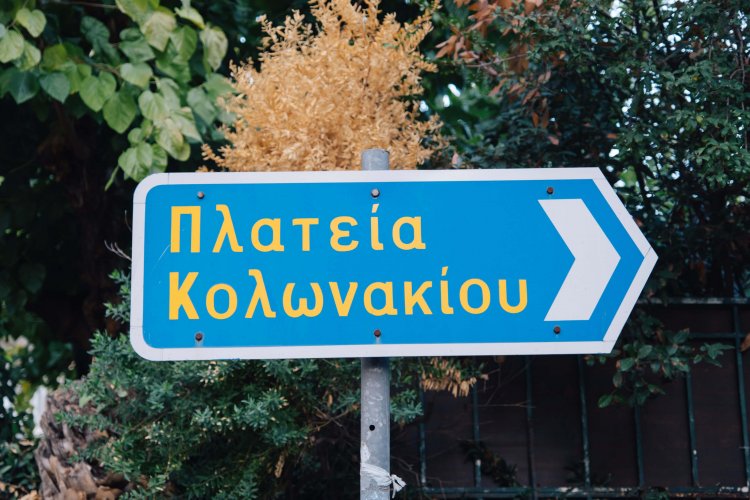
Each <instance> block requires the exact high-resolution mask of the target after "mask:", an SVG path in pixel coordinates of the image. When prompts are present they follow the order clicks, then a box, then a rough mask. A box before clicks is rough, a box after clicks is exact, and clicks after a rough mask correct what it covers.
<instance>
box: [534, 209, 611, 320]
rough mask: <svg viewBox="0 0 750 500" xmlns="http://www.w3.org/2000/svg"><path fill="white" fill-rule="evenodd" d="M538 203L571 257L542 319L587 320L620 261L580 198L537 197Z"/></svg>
mask: <svg viewBox="0 0 750 500" xmlns="http://www.w3.org/2000/svg"><path fill="white" fill-rule="evenodd" d="M539 203H540V204H541V205H542V208H543V209H544V212H545V213H546V214H547V217H549V219H550V220H551V221H552V225H554V226H555V229H557V232H558V233H560V236H561V237H562V239H563V241H564V242H565V244H566V245H567V246H568V249H569V250H570V252H571V253H572V254H573V258H574V259H575V260H574V261H573V265H572V266H571V267H570V271H568V275H567V276H566V277H565V281H563V284H562V287H560V291H559V292H557V297H555V301H554V302H552V306H551V307H550V308H549V311H547V316H546V317H545V318H544V320H545V321H577V320H588V319H589V318H591V314H592V313H593V312H594V309H595V308H596V305H597V304H598V303H599V299H601V297H602V294H603V293H604V289H605V288H607V284H608V283H609V280H610V279H611V278H612V274H614V272H615V268H616V267H617V263H618V262H620V255H619V254H618V253H617V251H616V250H615V248H614V247H613V246H612V243H610V242H609V239H608V238H607V235H605V234H604V231H602V228H601V227H600V226H599V224H598V223H597V222H596V219H594V216H593V215H591V212H590V211H589V209H588V208H587V207H586V205H585V204H584V203H583V200H581V199H569V200H539Z"/></svg>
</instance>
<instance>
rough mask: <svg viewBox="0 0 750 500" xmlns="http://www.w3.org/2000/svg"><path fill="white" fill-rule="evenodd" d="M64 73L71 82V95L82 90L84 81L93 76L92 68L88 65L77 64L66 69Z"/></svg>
mask: <svg viewBox="0 0 750 500" xmlns="http://www.w3.org/2000/svg"><path fill="white" fill-rule="evenodd" d="M63 72H64V73H65V76H67V77H68V81H70V93H71V94H75V93H76V92H78V91H80V90H81V86H82V85H83V81H84V80H86V78H88V77H89V76H91V66H89V65H88V64H76V65H75V66H73V67H69V68H65V69H64V70H63Z"/></svg>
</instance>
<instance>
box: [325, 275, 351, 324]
mask: <svg viewBox="0 0 750 500" xmlns="http://www.w3.org/2000/svg"><path fill="white" fill-rule="evenodd" d="M328 286H329V287H330V288H331V295H333V303H334V304H335V305H336V311H337V312H338V313H339V316H341V317H342V318H345V317H347V316H349V310H350V309H351V308H352V301H353V300H354V294H355V293H356V292H357V287H358V286H359V284H358V283H355V282H353V281H352V282H349V289H348V290H347V291H346V297H344V299H343V300H341V291H340V290H339V284H338V283H336V282H335V281H331V282H329V283H328Z"/></svg>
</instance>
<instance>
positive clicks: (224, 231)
mask: <svg viewBox="0 0 750 500" xmlns="http://www.w3.org/2000/svg"><path fill="white" fill-rule="evenodd" d="M216 211H217V212H220V213H221V215H222V217H223V218H224V220H223V221H222V223H221V229H219V236H217V237H216V243H214V249H213V253H219V252H220V251H221V247H222V245H223V244H224V240H225V239H226V238H229V248H231V249H232V251H233V252H241V251H242V245H240V244H239V242H238V241H237V233H235V232H234V223H233V222H232V215H231V214H230V213H229V207H228V206H227V205H216Z"/></svg>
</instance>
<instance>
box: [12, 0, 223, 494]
mask: <svg viewBox="0 0 750 500" xmlns="http://www.w3.org/2000/svg"><path fill="white" fill-rule="evenodd" d="M181 10H183V11H185V12H187V15H188V17H189V19H187V20H185V19H183V18H178V17H176V16H175V13H174V11H173V10H170V9H169V8H165V7H162V6H159V2H158V1H156V0H149V1H148V2H145V1H140V0H137V1H136V0H131V1H126V0H124V1H120V2H117V4H116V5H114V3H111V2H105V3H99V4H97V3H94V2H73V3H70V2H63V3H61V2H45V3H38V2H27V1H23V0H2V1H0V116H1V117H2V120H0V134H2V136H3V140H2V141H0V344H1V345H2V346H3V351H4V352H3V359H2V369H0V387H1V388H2V389H1V390H2V396H4V397H7V398H8V401H10V402H11V404H12V405H13V406H12V408H10V409H6V408H5V406H2V407H0V449H2V451H1V453H2V454H3V463H4V464H5V463H7V464H13V463H17V464H20V465H18V466H13V467H12V469H10V470H8V471H5V470H4V471H3V472H2V473H1V474H0V477H2V478H3V481H8V482H10V483H13V484H17V485H22V484H23V485H26V484H27V483H28V484H30V479H29V477H30V476H29V475H28V474H27V473H26V472H24V471H27V469H28V468H29V467H32V465H33V461H28V462H23V461H20V462H19V461H17V460H16V458H17V457H20V456H21V455H19V453H21V452H19V448H18V442H19V440H23V439H29V438H30V435H31V434H30V433H31V427H30V420H29V418H30V414H29V407H28V399H29V398H30V396H31V394H33V393H34V391H35V389H36V388H37V387H38V386H39V385H40V384H43V385H46V386H49V387H54V386H56V385H57V384H58V381H59V380H60V379H61V378H65V377H69V376H72V375H73V370H74V369H78V370H79V371H85V369H86V366H87V364H88V360H87V354H86V352H85V351H86V349H87V348H88V337H89V336H90V334H91V332H92V331H93V330H94V329H95V328H96V327H100V326H103V324H102V321H103V316H102V314H101V310H102V305H101V304H102V298H103V295H104V294H105V293H106V292H105V291H104V288H105V287H107V286H109V285H108V284H107V283H106V282H104V280H103V279H102V278H104V277H105V276H106V272H107V271H108V270H109V269H111V268H112V267H111V265H110V264H108V261H110V260H112V258H111V257H108V256H107V255H106V251H104V252H103V251H102V250H103V249H104V242H105V241H118V240H119V241H124V240H125V237H123V236H125V234H126V233H127V229H126V227H125V224H123V223H121V222H120V221H124V220H125V218H126V217H125V215H124V213H125V210H126V208H125V207H128V206H129V205H130V203H131V199H130V198H131V196H130V193H129V192H128V191H129V190H130V189H132V186H128V185H126V184H124V183H123V182H122V181H121V180H120V178H121V176H118V172H120V171H122V172H123V173H124V174H125V177H126V178H131V179H134V180H140V179H142V178H143V177H145V176H146V175H148V174H149V173H152V172H163V171H165V170H166V168H167V167H168V164H169V161H170V160H169V158H170V155H171V158H172V160H171V161H172V168H179V164H180V163H182V162H186V161H187V160H189V159H190V158H191V156H192V158H193V160H194V161H193V163H192V165H190V166H189V168H193V169H194V168H195V167H196V165H195V159H197V158H198V156H199V155H198V153H197V152H198V145H199V144H201V143H204V142H210V141H215V140H220V139H221V136H220V134H219V133H218V132H217V131H216V128H217V125H218V123H220V122H219V119H222V118H227V117H226V115H225V114H222V113H221V112H220V110H219V108H218V103H217V99H218V98H219V97H220V95H221V94H222V93H226V91H227V88H228V85H226V84H223V86H222V84H221V83H217V81H218V82H222V81H223V80H224V77H222V76H220V75H219V74H218V73H217V72H216V70H217V69H218V68H219V66H220V64H221V63H223V61H224V58H225V55H226V45H224V51H221V50H219V49H221V47H217V45H216V44H215V43H213V42H212V44H211V46H210V47H208V46H207V45H204V44H203V43H201V42H200V39H199V32H200V31H201V30H203V29H205V28H206V26H197V25H196V20H198V19H199V18H200V14H198V13H197V11H195V8H193V7H191V6H190V3H189V2H184V3H183V4H182V6H181ZM165 19H171V22H170V21H166V22H164V21H165ZM198 24H200V22H199V23H198ZM157 27H160V28H159V29H163V30H165V31H162V32H158V31H159V29H156V28H157ZM155 30H156V31H155ZM220 31H221V29H220V28H217V27H215V26H211V36H214V37H217V36H218V35H217V34H216V33H217V32H220ZM191 41H192V42H191ZM207 50H208V51H210V57H211V61H212V63H213V65H212V66H210V67H205V66H204V65H203V64H202V60H203V57H204V52H206V51H207ZM173 52H177V53H178V55H179V57H174V56H173ZM191 91H192V92H193V94H191V95H195V92H197V91H200V92H203V94H204V95H205V98H204V99H201V100H200V101H199V105H200V113H194V112H193V110H192V108H191V104H190V102H188V98H187V96H188V94H190V93H191ZM144 92H153V93H154V94H155V95H159V96H162V97H163V98H164V104H165V106H166V113H164V114H163V115H162V117H161V119H159V120H154V119H147V118H145V117H144V116H143V114H142V112H141V109H140V108H139V106H138V98H139V97H140V96H141V95H142V94H143V93H144ZM135 130H137V132H136V133H132V132H133V131H135ZM128 132H131V133H128ZM125 134H127V138H128V139H129V141H128V140H127V139H126V137H125ZM165 137H166V138H167V140H165ZM193 151H195V154H192V155H191V153H192V152H193ZM183 168H184V167H183ZM108 179H109V182H107V181H108ZM105 186H107V187H110V188H111V189H110V191H109V192H108V193H107V194H106V195H105V193H104V188H105ZM115 219H116V220H117V221H118V222H117V224H115V223H114V222H113V221H114V220H115ZM118 227H121V229H118ZM126 237H128V238H129V235H128V236H126ZM72 347H73V348H72ZM74 357H75V361H76V363H77V364H76V365H72V360H73V358H74ZM14 443H15V444H14ZM14 446H15V447H14ZM27 448H28V447H23V450H21V451H28V450H27ZM14 457H16V458H14ZM18 460H20V458H19V459H18ZM29 470H31V469H29Z"/></svg>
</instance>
